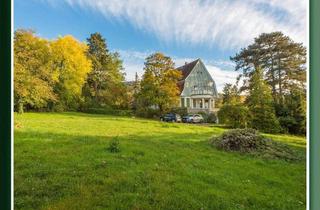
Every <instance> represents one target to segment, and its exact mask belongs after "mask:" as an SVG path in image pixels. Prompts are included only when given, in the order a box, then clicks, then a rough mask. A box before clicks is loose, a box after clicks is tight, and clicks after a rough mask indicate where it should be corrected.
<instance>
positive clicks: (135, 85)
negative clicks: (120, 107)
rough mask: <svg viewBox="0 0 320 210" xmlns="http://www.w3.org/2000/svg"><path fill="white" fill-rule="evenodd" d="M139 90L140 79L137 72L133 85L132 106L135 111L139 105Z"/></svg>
mask: <svg viewBox="0 0 320 210" xmlns="http://www.w3.org/2000/svg"><path fill="white" fill-rule="evenodd" d="M139 92H140V81H139V76H138V73H137V72H136V75H135V80H134V82H133V87H132V100H131V101H132V102H131V107H132V109H133V110H134V111H136V110H137V107H138V96H139Z"/></svg>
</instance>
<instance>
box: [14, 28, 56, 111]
mask: <svg viewBox="0 0 320 210" xmlns="http://www.w3.org/2000/svg"><path fill="white" fill-rule="evenodd" d="M51 62H52V61H51V52H50V47H49V43H48V41H46V40H44V39H41V38H39V37H37V36H35V34H34V32H32V31H29V30H17V31H15V33H14V105H15V109H16V110H18V112H19V113H22V112H23V111H24V108H25V107H26V106H27V107H28V108H29V109H38V108H43V107H46V106H47V104H48V103H50V102H55V101H56V100H57V96H56V94H55V93H54V91H53V88H52V87H53V85H54V84H56V82H57V80H56V76H57V74H56V72H54V71H53V70H52V69H51V68H50V65H51Z"/></svg>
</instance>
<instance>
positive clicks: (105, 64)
mask: <svg viewBox="0 0 320 210" xmlns="http://www.w3.org/2000/svg"><path fill="white" fill-rule="evenodd" d="M87 42H88V53H87V55H88V58H89V59H90V60H91V61H92V71H91V73H90V74H89V75H88V79H87V84H86V86H85V88H84V89H85V96H86V98H87V100H91V101H92V103H93V104H91V105H93V106H104V105H108V106H111V107H115V108H125V107H127V106H128V98H127V90H126V86H125V84H124V80H125V74H124V72H123V66H122V60H121V59H120V55H119V53H117V52H115V53H112V52H109V50H108V48H107V44H106V40H105V39H104V38H103V37H102V35H101V34H100V33H94V34H91V35H90V37H89V38H88V39H87Z"/></svg>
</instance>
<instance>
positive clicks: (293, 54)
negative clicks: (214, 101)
mask: <svg viewBox="0 0 320 210" xmlns="http://www.w3.org/2000/svg"><path fill="white" fill-rule="evenodd" d="M231 60H232V61H234V62H235V64H236V71H240V72H241V74H240V76H239V78H238V81H237V83H236V84H226V85H225V87H224V89H223V93H222V94H220V99H219V103H220V107H221V108H220V111H219V112H218V116H219V120H220V122H221V123H225V124H228V125H230V126H231V127H234V128H242V127H251V128H256V129H258V130H260V131H264V132H269V133H279V132H284V133H293V134H305V133H306V48H305V47H304V46H303V45H302V44H301V43H295V42H294V41H293V40H291V39H290V38H289V37H288V36H285V35H283V34H282V33H281V32H273V33H268V34H261V35H260V36H259V37H258V38H256V39H255V40H254V43H252V44H251V45H249V46H248V47H246V48H244V49H241V50H240V52H239V53H237V54H236V55H235V56H234V57H231ZM240 79H242V84H239V83H240ZM238 87H239V88H238ZM241 95H242V96H241Z"/></svg>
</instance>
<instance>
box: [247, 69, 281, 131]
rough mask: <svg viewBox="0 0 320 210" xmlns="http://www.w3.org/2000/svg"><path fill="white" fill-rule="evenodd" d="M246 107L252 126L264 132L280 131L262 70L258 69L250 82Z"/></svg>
mask: <svg viewBox="0 0 320 210" xmlns="http://www.w3.org/2000/svg"><path fill="white" fill-rule="evenodd" d="M246 105H247V106H248V108H249V113H250V124H251V125H250V126H251V127H252V128H255V129H258V130H260V131H263V132H269V133H277V132H279V131H280V125H279V121H278V119H277V118H276V115H275V109H274V106H273V99H272V94H271V90H270V88H269V86H268V85H267V84H266V82H265V81H264V80H263V76H262V70H261V69H260V68H257V69H256V70H255V71H254V72H253V74H252V77H251V79H250V80H249V95H248V97H247V99H246Z"/></svg>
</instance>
